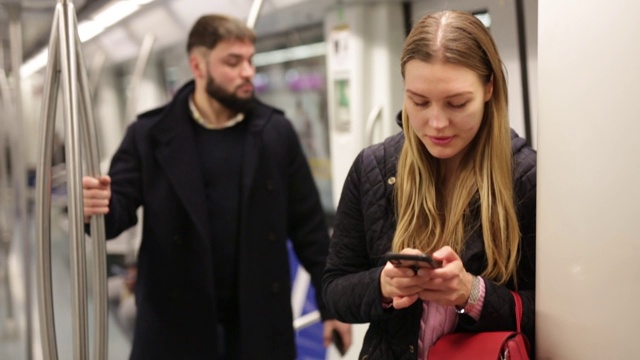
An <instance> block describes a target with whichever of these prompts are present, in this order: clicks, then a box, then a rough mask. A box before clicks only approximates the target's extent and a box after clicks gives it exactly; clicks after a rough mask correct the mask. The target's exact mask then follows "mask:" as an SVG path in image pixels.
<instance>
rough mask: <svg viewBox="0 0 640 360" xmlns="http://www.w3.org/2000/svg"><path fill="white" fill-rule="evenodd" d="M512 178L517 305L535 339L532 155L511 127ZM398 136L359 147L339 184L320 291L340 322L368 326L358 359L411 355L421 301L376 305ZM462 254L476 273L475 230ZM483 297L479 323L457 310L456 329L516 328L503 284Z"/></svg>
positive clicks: (478, 236) (391, 221) (390, 228)
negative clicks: (518, 234)
mask: <svg viewBox="0 0 640 360" xmlns="http://www.w3.org/2000/svg"><path fill="white" fill-rule="evenodd" d="M511 140H512V150H513V161H514V165H513V181H514V195H515V201H516V206H517V208H516V211H517V215H518V221H519V224H520V231H521V234H522V237H521V254H520V260H519V263H518V268H517V272H518V290H519V291H518V293H519V294H520V297H521V298H522V303H523V321H522V330H523V331H524V333H525V334H526V335H527V337H528V338H529V340H530V342H531V344H532V345H533V343H534V338H533V337H534V333H535V330H534V300H535V298H534V290H535V240H536V236H535V231H536V221H535V216H536V154H535V152H534V150H533V149H531V148H530V147H528V146H527V145H526V143H525V140H524V139H522V138H520V137H518V136H517V135H516V134H515V132H512V138H511ZM403 144H404V135H403V133H402V132H400V133H399V134H397V135H394V136H392V137H390V138H388V139H386V140H385V141H384V142H383V143H380V144H376V145H373V146H371V147H368V148H366V149H364V150H363V151H361V152H360V154H359V155H358V157H357V158H356V160H355V161H354V163H353V165H352V167H351V170H350V171H349V174H348V175H347V179H346V181H345V184H344V188H343V191H342V195H341V198H340V203H339V205H338V211H337V214H336V223H335V229H334V233H333V236H332V240H331V246H330V250H329V257H328V259H327V268H326V269H325V275H324V279H323V295H324V297H325V301H326V303H327V306H328V308H329V310H330V311H331V312H332V313H333V314H335V315H336V318H337V319H338V320H340V321H344V322H349V323H369V329H368V331H367V334H366V336H365V339H364V343H363V347H362V350H361V353H360V358H362V359H368V360H374V359H381V360H389V359H407V360H409V359H416V358H417V355H418V334H419V330H420V318H421V317H422V302H421V301H416V303H414V304H413V305H412V306H410V307H408V308H406V309H398V310H396V309H393V308H391V309H383V307H382V293H381V290H380V273H381V271H382V268H383V267H384V265H385V260H384V259H383V255H384V254H385V253H386V252H388V251H389V250H390V249H391V243H392V240H393V235H394V232H395V228H396V221H395V215H394V214H395V212H394V207H393V186H394V185H393V184H394V181H393V180H392V179H394V178H395V176H396V167H397V163H398V158H399V156H400V150H401V149H402V145H403ZM461 259H462V261H463V264H464V266H465V268H466V270H467V271H469V272H470V273H473V274H480V273H482V271H483V266H484V264H485V263H486V255H485V253H484V243H483V241H482V233H481V229H478V230H477V231H475V232H474V233H472V234H471V236H470V238H469V239H468V241H467V243H466V246H465V249H464V251H463V252H462V254H461ZM485 285H486V295H485V299H484V304H483V309H482V314H481V316H480V319H479V321H477V322H476V321H475V320H473V319H472V318H471V317H470V316H468V315H466V314H463V315H460V316H459V318H458V325H457V328H456V330H455V331H463V332H480V331H496V330H515V328H516V322H515V315H514V314H515V309H514V302H513V297H512V295H511V293H510V291H509V289H513V288H514V286H513V284H507V286H500V285H498V284H496V283H494V282H491V281H488V280H486V279H485Z"/></svg>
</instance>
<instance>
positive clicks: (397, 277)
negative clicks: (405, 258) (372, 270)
mask: <svg viewBox="0 0 640 360" xmlns="http://www.w3.org/2000/svg"><path fill="white" fill-rule="evenodd" d="M401 253H403V254H416V255H419V254H422V253H421V252H420V250H417V249H410V248H406V249H403V250H402V251H401ZM422 282H423V281H422V280H421V279H420V278H419V277H418V276H417V272H416V271H415V270H414V269H413V268H411V267H408V266H407V267H404V266H394V265H392V264H391V263H390V262H387V265H385V267H384V269H382V273H381V274H380V289H381V290H382V298H383V301H384V302H386V303H390V302H392V301H393V307H394V308H396V309H402V308H406V307H408V306H410V305H411V304H413V303H414V302H416V300H418V297H419V294H420V292H421V291H423V290H424V288H423V285H422Z"/></svg>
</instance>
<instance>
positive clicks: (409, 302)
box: [323, 11, 536, 359]
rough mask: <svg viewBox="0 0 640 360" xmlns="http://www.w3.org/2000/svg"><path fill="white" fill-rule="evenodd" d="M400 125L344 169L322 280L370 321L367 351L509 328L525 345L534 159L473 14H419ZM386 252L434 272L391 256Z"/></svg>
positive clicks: (348, 311) (340, 307)
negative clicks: (422, 260)
mask: <svg viewBox="0 0 640 360" xmlns="http://www.w3.org/2000/svg"><path fill="white" fill-rule="evenodd" d="M401 66H402V76H403V78H404V82H405V96H404V106H403V111H402V116H401V121H402V124H401V125H402V128H403V131H402V132H401V133H399V134H398V135H395V136H392V137H390V138H388V139H386V140H385V141H384V142H383V143H381V144H377V145H374V146H371V147H369V148H367V149H364V150H363V151H362V152H361V153H360V154H359V155H358V157H357V158H356V160H355V162H354V164H353V165H352V168H351V170H350V172H349V174H348V176H347V179H346V182H345V185H344V189H343V192H342V197H341V199H340V203H339V206H338V212H337V217H336V225H335V230H334V234H333V239H332V242H331V248H330V254H329V258H328V260H327V267H326V270H325V276H324V280H323V295H324V297H325V300H326V302H327V305H328V306H329V308H330V310H332V311H333V312H334V313H335V315H336V316H337V318H338V319H339V320H341V321H345V322H351V323H367V322H368V323H370V325H369V329H368V331H367V334H366V336H365V339H364V344H363V348H362V350H361V357H362V358H367V359H416V358H419V359H425V358H426V357H427V353H428V351H429V348H430V347H431V346H432V345H433V344H434V343H435V341H436V340H437V339H438V338H440V337H441V336H442V335H444V334H447V333H450V332H453V331H463V332H480V331H494V330H515V329H516V321H515V310H514V302H513V296H512V294H511V292H510V290H515V291H517V292H518V294H519V295H520V297H521V298H522V302H523V322H522V329H523V331H524V333H525V334H526V335H527V337H528V338H529V340H530V342H531V344H533V340H534V339H533V336H534V290H535V215H536V214H535V212H536V210H535V209H536V156H535V152H534V151H533V150H532V149H531V148H530V147H528V146H527V145H526V143H525V141H524V140H523V139H522V138H520V137H518V135H516V134H515V132H513V131H511V130H510V128H509V122H508V118H507V87H506V81H505V76H504V72H503V67H502V62H501V60H500V56H499V54H498V51H497V48H496V46H495V43H494V42H493V40H492V38H491V35H490V34H489V32H488V31H487V29H486V28H485V27H484V26H483V25H482V23H481V22H480V21H479V20H477V19H476V18H475V17H474V16H472V15H471V14H468V13H463V12H457V11H445V12H439V13H435V14H431V15H427V16H426V17H424V18H423V19H422V20H420V21H419V22H418V23H417V24H416V25H415V26H414V28H413V29H412V31H411V33H410V34H409V36H408V37H407V39H406V41H405V44H404V49H403V53H402V59H401ZM389 251H393V252H400V253H405V254H421V253H427V254H431V255H432V257H433V258H434V259H435V260H436V261H439V262H441V264H442V266H441V267H440V268H436V269H431V268H427V267H420V268H415V269H412V268H411V267H403V266H398V267H396V266H394V265H392V264H391V263H388V262H386V261H385V258H384V256H385V254H386V253H388V252H389Z"/></svg>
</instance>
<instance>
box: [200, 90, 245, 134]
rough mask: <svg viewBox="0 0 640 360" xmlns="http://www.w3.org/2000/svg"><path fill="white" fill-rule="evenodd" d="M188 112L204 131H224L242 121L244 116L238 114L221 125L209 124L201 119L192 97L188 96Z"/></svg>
mask: <svg viewBox="0 0 640 360" xmlns="http://www.w3.org/2000/svg"><path fill="white" fill-rule="evenodd" d="M189 110H190V111H191V116H192V117H193V118H194V119H195V121H196V122H197V123H198V124H200V125H201V126H202V127H204V128H205V129H209V130H220V129H226V128H229V127H232V126H234V125H236V124H238V123H239V122H241V121H242V120H244V114H243V113H238V115H236V116H234V117H233V118H231V119H229V120H227V121H225V122H224V123H222V124H215V125H214V124H210V123H208V122H207V121H206V120H205V119H204V118H203V117H202V115H200V112H198V109H197V108H196V104H195V103H194V102H193V95H192V96H189Z"/></svg>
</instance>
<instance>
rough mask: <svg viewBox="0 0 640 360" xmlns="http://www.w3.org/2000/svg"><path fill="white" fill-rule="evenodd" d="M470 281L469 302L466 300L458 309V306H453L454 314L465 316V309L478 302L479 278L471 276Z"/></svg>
mask: <svg viewBox="0 0 640 360" xmlns="http://www.w3.org/2000/svg"><path fill="white" fill-rule="evenodd" d="M472 278H473V279H472V280H471V293H470V294H469V300H467V303H466V304H465V305H464V306H462V307H460V306H457V305H456V306H455V309H456V312H457V313H458V314H466V313H467V312H468V311H467V310H466V309H467V307H468V306H469V305H473V304H475V303H476V302H478V298H480V281H481V280H480V278H479V277H477V276H475V275H472Z"/></svg>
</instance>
